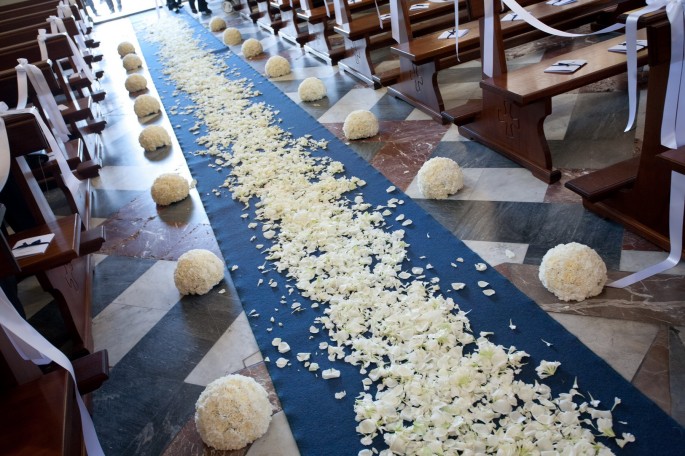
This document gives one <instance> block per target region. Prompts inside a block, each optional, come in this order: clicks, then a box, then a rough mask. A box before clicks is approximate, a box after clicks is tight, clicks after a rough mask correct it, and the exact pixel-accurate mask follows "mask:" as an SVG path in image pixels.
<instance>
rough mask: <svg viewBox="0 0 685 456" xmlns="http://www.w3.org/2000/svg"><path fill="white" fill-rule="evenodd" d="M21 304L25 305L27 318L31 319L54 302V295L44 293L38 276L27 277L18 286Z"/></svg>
mask: <svg viewBox="0 0 685 456" xmlns="http://www.w3.org/2000/svg"><path fill="white" fill-rule="evenodd" d="M17 295H18V297H19V302H21V303H22V304H23V305H24V312H26V318H29V319H30V318H31V317H33V316H34V315H35V314H37V313H38V312H39V311H40V310H41V309H43V308H44V307H45V306H47V305H48V304H50V303H51V302H52V299H53V298H52V295H50V294H49V293H46V292H45V291H43V287H41V286H40V283H38V279H37V278H36V276H29V277H26V278H25V279H24V280H22V281H21V282H19V283H18V285H17Z"/></svg>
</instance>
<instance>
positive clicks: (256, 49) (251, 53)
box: [241, 38, 264, 59]
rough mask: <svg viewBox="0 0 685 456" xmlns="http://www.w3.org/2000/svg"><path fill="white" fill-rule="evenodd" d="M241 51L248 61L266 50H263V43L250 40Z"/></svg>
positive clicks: (247, 40)
mask: <svg viewBox="0 0 685 456" xmlns="http://www.w3.org/2000/svg"><path fill="white" fill-rule="evenodd" d="M241 51H242V52H243V56H245V58H246V59H251V58H252V57H256V56H258V55H259V54H261V53H262V52H263V51H264V49H263V48H262V43H260V42H259V40H256V39H254V38H248V39H246V40H245V42H244V43H243V45H242V47H241Z"/></svg>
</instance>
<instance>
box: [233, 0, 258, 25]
mask: <svg viewBox="0 0 685 456" xmlns="http://www.w3.org/2000/svg"><path fill="white" fill-rule="evenodd" d="M234 8H235V9H236V11H238V13H239V14H240V15H241V16H242V17H244V18H245V19H247V20H249V21H252V22H253V23H257V19H259V18H260V17H261V16H262V12H261V11H260V10H259V7H258V6H257V0H240V3H239V4H238V5H237V6H235V7H234Z"/></svg>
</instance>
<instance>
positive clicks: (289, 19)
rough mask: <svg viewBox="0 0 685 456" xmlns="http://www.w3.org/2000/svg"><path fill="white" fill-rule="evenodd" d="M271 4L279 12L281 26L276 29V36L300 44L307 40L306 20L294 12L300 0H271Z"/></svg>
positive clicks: (298, 6)
mask: <svg viewBox="0 0 685 456" xmlns="http://www.w3.org/2000/svg"><path fill="white" fill-rule="evenodd" d="M271 6H272V7H277V8H278V9H279V10H280V12H281V28H280V29H279V30H278V36H280V37H281V38H283V39H285V40H287V41H290V42H291V43H293V44H299V45H300V46H302V45H304V44H305V43H306V42H307V41H309V32H308V31H307V28H306V21H303V20H302V19H300V18H299V17H298V16H297V14H296V13H297V11H298V10H299V9H300V6H301V4H300V0H275V1H274V0H272V2H271Z"/></svg>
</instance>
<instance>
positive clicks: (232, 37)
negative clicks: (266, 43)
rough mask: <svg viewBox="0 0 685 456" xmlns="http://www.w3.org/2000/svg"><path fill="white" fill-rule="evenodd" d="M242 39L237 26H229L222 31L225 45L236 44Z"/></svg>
mask: <svg viewBox="0 0 685 456" xmlns="http://www.w3.org/2000/svg"><path fill="white" fill-rule="evenodd" d="M242 40H243V36H242V35H241V34H240V30H238V29H237V28H235V27H229V28H227V29H226V30H225V31H224V44H225V45H226V46H235V45H236V44H240V42H241V41H242Z"/></svg>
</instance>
